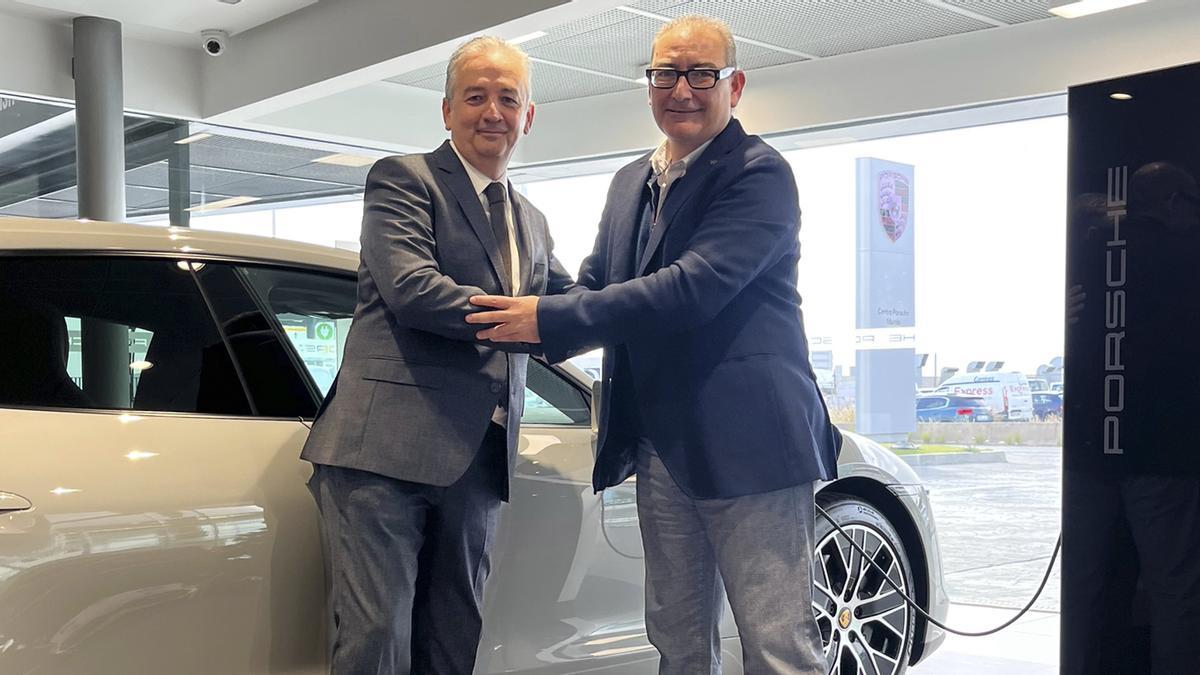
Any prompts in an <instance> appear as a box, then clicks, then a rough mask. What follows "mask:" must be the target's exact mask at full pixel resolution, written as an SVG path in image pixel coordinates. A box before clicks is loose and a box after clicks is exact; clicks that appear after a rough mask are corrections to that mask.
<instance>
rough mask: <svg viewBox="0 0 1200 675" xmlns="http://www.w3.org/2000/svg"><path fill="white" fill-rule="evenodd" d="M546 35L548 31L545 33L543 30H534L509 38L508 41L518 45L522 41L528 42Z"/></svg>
mask: <svg viewBox="0 0 1200 675" xmlns="http://www.w3.org/2000/svg"><path fill="white" fill-rule="evenodd" d="M547 35H549V33H547V32H546V31H544V30H535V31H533V32H532V33H526V34H524V35H521V36H519V37H515V38H513V39H511V40H509V41H508V43H509V44H512V45H519V44H521V43H522V42H529V41H530V40H536V39H538V38H540V37H546V36H547Z"/></svg>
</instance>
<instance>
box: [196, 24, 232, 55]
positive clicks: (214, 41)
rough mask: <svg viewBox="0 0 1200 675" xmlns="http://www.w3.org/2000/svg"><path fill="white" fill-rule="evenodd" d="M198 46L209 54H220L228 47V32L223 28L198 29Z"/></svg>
mask: <svg viewBox="0 0 1200 675" xmlns="http://www.w3.org/2000/svg"><path fill="white" fill-rule="evenodd" d="M200 48H201V49H203V50H204V53H205V54H208V55H209V56H220V55H222V54H224V53H225V50H226V49H228V48H229V33H226V32H225V31H223V30H203V31H200Z"/></svg>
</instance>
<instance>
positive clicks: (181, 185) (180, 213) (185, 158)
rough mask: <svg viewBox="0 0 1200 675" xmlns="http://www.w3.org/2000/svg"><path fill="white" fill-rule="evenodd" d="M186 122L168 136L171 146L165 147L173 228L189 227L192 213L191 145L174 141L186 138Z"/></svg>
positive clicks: (188, 126) (187, 125)
mask: <svg viewBox="0 0 1200 675" xmlns="http://www.w3.org/2000/svg"><path fill="white" fill-rule="evenodd" d="M190 130H191V129H190V125H189V124H188V123H187V122H180V123H179V125H178V126H177V127H176V128H175V131H174V132H172V133H171V134H170V139H171V144H170V145H169V146H167V188H168V196H169V202H168V205H169V207H170V215H171V224H172V225H174V226H175V227H190V226H191V224H192V223H191V216H192V212H191V211H188V207H190V206H191V205H192V178H191V170H192V163H191V150H190V148H191V147H192V146H191V144H188V143H184V144H183V145H180V144H179V143H176V142H175V141H178V140H181V139H184V138H187V136H188V132H189V131H190Z"/></svg>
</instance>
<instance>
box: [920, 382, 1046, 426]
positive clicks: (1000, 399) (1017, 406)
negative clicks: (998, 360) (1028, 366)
mask: <svg viewBox="0 0 1200 675" xmlns="http://www.w3.org/2000/svg"><path fill="white" fill-rule="evenodd" d="M936 391H937V393H939V394H963V395H966V396H981V397H983V399H984V401H986V403H987V405H988V406H989V407H990V408H991V409H992V413H993V415H994V416H995V419H997V420H1011V421H1021V422H1023V421H1028V420H1032V419H1033V397H1032V396H1030V395H1029V393H1030V392H1029V381H1028V380H1027V379H1026V378H1025V375H1024V374H1023V373H1020V372H1016V371H1014V372H1011V373H965V374H962V375H955V376H954V377H951V378H950V379H948V380H946V381H945V382H943V383H942V384H941V385H940V386H938V388H937V390H936Z"/></svg>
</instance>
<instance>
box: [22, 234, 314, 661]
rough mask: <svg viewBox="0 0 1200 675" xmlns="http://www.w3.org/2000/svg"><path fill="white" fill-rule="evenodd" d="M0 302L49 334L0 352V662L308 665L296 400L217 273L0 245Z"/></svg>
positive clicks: (269, 336)
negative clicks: (2, 506)
mask: <svg viewBox="0 0 1200 675" xmlns="http://www.w3.org/2000/svg"><path fill="white" fill-rule="evenodd" d="M0 313H3V314H4V315H5V316H4V324H5V325H6V326H7V330H10V331H15V332H16V333H17V334H22V333H25V334H28V333H29V332H30V331H31V329H30V328H29V327H30V326H35V325H36V326H38V327H39V328H38V329H37V330H38V331H41V332H42V333H43V334H44V335H46V336H48V337H50V338H52V339H50V340H41V341H22V340H6V342H5V347H6V349H5V351H6V353H5V354H4V358H0V371H2V372H0V377H2V378H3V379H0V457H2V459H3V466H4V469H3V472H0V492H3V493H8V494H11V495H19V499H20V500H21V503H20V504H18V505H19V506H24V507H25V508H21V509H12V510H8V511H5V512H0V672H3V673H6V674H8V673H13V674H23V673H75V672H87V673H101V674H106V673H132V672H147V673H160V672H161V673H167V672H169V673H181V674H188V673H196V674H201V673H204V674H208V673H216V672H219V673H228V674H242V673H246V674H250V673H319V672H324V671H325V665H324V654H323V652H324V649H323V644H324V637H323V621H322V620H321V615H322V607H323V604H322V599H323V586H322V577H323V575H322V567H321V558H320V547H319V533H318V530H317V527H316V518H315V509H314V507H313V505H312V501H311V498H309V497H308V495H307V494H306V491H305V489H304V482H305V480H306V478H307V472H308V468H307V466H306V465H305V464H304V463H302V462H300V461H299V460H298V459H297V456H298V453H299V449H300V445H301V443H302V442H303V440H304V438H305V435H306V430H305V428H304V426H303V425H302V424H301V422H300V420H299V418H300V417H301V416H303V415H311V414H312V412H313V411H314V410H315V406H316V400H315V397H314V396H313V395H312V394H311V392H310V391H308V389H307V385H305V384H304V383H303V381H302V380H301V377H300V374H299V373H298V372H297V371H295V370H294V369H293V370H291V371H290V372H289V371H287V370H286V369H284V368H292V366H291V365H290V358H291V357H290V356H289V355H288V354H287V352H286V350H284V349H283V345H282V343H281V337H280V336H279V335H278V334H277V331H275V330H274V329H273V328H272V324H271V322H269V321H268V320H267V317H266V316H265V315H264V314H263V313H262V312H261V311H260V310H259V309H258V307H257V306H256V305H255V303H254V302H253V301H252V300H251V298H250V296H249V295H248V294H247V292H246V288H245V284H244V282H243V281H242V280H240V279H239V278H238V275H237V273H236V272H235V270H234V269H233V268H232V267H230V266H228V265H224V264H220V263H217V262H214V261H204V262H199V261H197V262H194V263H188V262H185V261H180V260H173V259H166V258H163V257H100V256H71V257H50V256H40V257H7V258H5V259H4V260H3V265H0ZM39 345H40V346H39ZM38 364H40V365H38ZM281 369H284V370H281ZM47 382H49V383H52V386H43V385H39V384H38V383H47ZM31 385H33V386H31ZM5 501H12V500H5Z"/></svg>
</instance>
